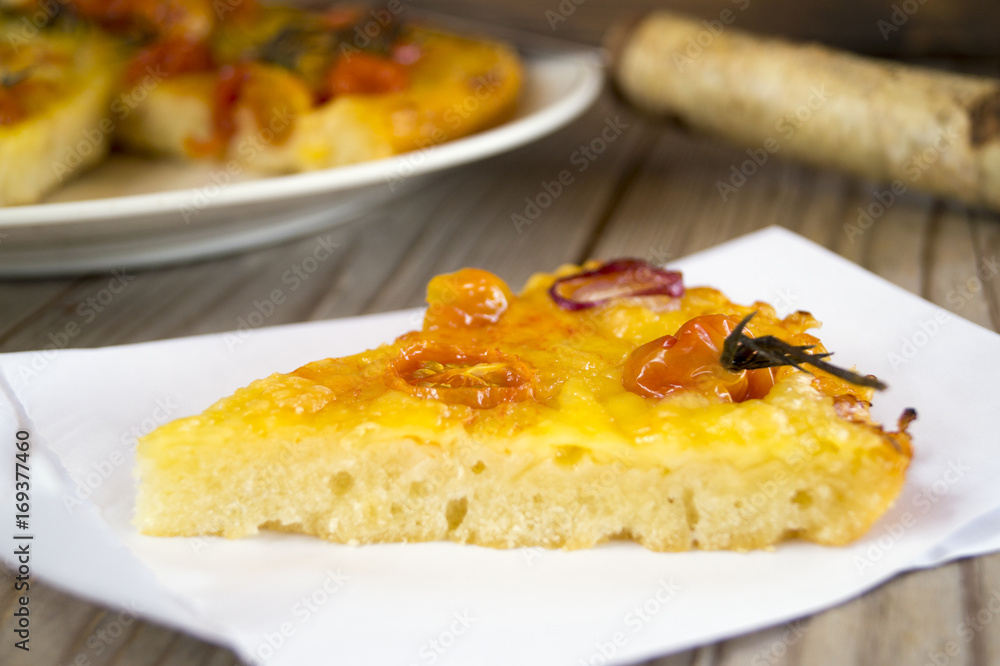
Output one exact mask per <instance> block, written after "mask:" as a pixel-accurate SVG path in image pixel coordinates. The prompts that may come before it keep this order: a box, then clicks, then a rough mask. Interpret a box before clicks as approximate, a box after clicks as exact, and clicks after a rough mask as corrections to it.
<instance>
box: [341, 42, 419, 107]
mask: <svg viewBox="0 0 1000 666" xmlns="http://www.w3.org/2000/svg"><path fill="white" fill-rule="evenodd" d="M409 85H410V75H409V74H408V73H407V71H406V68H405V67H404V66H403V65H401V64H399V63H398V62H395V61H394V60H392V59H390V58H384V57H382V56H377V55H373V54H371V53H364V52H360V53H351V54H349V55H348V54H345V55H343V56H341V57H339V58H337V62H336V63H334V65H333V67H332V68H331V69H330V74H329V76H328V87H329V95H330V96H331V97H336V96H337V95H381V94H383V93H389V92H399V91H401V90H406V88H408V87H409Z"/></svg>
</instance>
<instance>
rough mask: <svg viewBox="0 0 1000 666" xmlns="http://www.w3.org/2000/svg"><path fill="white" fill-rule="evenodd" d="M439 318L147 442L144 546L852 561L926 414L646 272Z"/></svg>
mask: <svg viewBox="0 0 1000 666" xmlns="http://www.w3.org/2000/svg"><path fill="white" fill-rule="evenodd" d="M428 303H429V307H428V309H427V312H426V315H425V319H424V324H423V327H422V328H421V329H420V330H417V331H413V332H410V333H407V334H405V335H403V336H401V337H400V338H398V339H397V340H396V341H395V342H393V343H391V344H386V345H382V346H380V347H377V348H375V349H372V350H370V351H366V352H363V353H360V354H357V355H355V356H349V357H345V358H329V359H324V360H319V361H316V362H313V363H310V364H308V365H306V366H303V367H301V368H299V369H297V370H294V371H292V372H288V373H279V374H274V375H271V376H270V377H267V378H264V379H260V380H258V381H255V382H253V383H252V384H250V385H249V386H247V387H246V388H243V389H240V390H238V391H237V392H236V393H235V394H234V395H232V396H230V397H228V398H224V399H222V400H220V401H219V402H217V403H216V404H215V405H213V406H211V407H209V408H208V409H207V410H206V411H205V412H204V413H202V414H200V415H197V416H191V417H188V418H183V419H180V420H178V421H175V422H173V423H170V424H167V425H165V426H163V427H161V428H159V429H158V430H156V431H154V432H153V433H151V434H149V435H148V436H146V437H145V438H144V439H142V440H141V441H140V444H139V448H138V475H139V478H140V488H139V495H138V503H137V511H136V523H137V524H138V526H139V528H140V529H141V531H142V532H144V533H146V534H152V535H223V536H226V537H242V536H246V535H251V534H254V533H256V532H257V531H258V530H260V529H273V530H286V531H291V532H301V533H306V534H312V535H316V536H319V537H323V538H325V539H329V540H332V541H336V542H342V543H376V542H401V541H429V540H452V541H457V542H462V543H470V544H479V545H483V546H492V547H498V548H510V547H520V546H543V547H562V548H585V547H590V546H593V545H595V544H599V543H602V542H606V541H610V540H616V539H630V540H634V541H637V542H639V543H641V544H643V545H644V546H646V547H647V548H650V549H653V550H659V551H677V550H687V549H691V548H703V549H738V550H743V549H753V548H763V547H767V546H771V545H773V544H775V543H778V542H780V541H782V540H785V539H789V538H796V537H797V538H801V539H805V540H809V541H814V542H818V543H821V544H834V545H835V544H845V543H848V542H850V541H851V540H853V539H856V538H858V537H859V536H860V535H862V534H863V533H864V532H865V531H866V530H867V529H868V528H869V527H870V526H871V525H872V523H873V522H874V521H875V520H876V519H877V518H878V517H879V516H880V515H881V514H882V513H883V512H884V511H885V510H886V509H887V507H888V506H889V505H890V504H891V503H892V501H893V499H894V498H895V497H896V495H897V494H898V493H899V491H900V488H901V486H902V484H903V481H904V478H905V472H906V469H907V466H908V463H909V461H910V456H911V450H910V442H909V437H908V435H907V434H906V432H905V426H906V423H907V422H908V420H909V419H911V418H912V417H913V414H912V413H911V412H909V411H908V412H907V414H904V416H903V417H902V418H901V420H900V429H899V431H898V432H886V431H884V430H883V429H882V428H881V427H879V426H878V425H876V424H874V423H873V422H872V421H871V419H870V417H869V415H868V405H869V403H868V400H869V398H870V397H871V394H872V389H871V388H869V387H868V386H864V384H868V385H876V384H877V383H878V382H876V381H875V380H873V378H870V377H860V376H858V375H855V374H853V373H851V372H848V371H843V370H839V369H837V368H835V367H833V366H830V365H829V364H827V363H826V362H825V361H824V360H822V359H823V358H824V357H825V356H827V355H826V354H825V353H824V350H823V347H822V346H821V345H820V344H819V341H818V340H817V339H816V338H815V337H813V336H811V335H810V334H809V333H807V330H808V329H810V328H813V327H815V326H817V325H818V322H817V321H816V320H815V319H814V318H813V317H812V316H811V315H809V314H808V313H804V312H797V313H795V314H792V315H790V316H788V317H785V318H783V319H782V318H779V317H777V316H776V314H775V311H774V309H773V308H772V307H771V306H769V305H767V304H765V303H759V302H758V303H755V304H754V305H753V306H750V307H746V306H740V305H736V304H734V303H731V302H730V301H729V300H728V299H726V297H725V296H723V295H722V294H721V293H720V292H719V291H717V290H716V289H713V288H708V287H698V288H690V289H684V287H683V286H682V284H681V280H680V275H679V274H678V273H675V272H672V271H664V270H661V269H659V268H655V267H653V266H650V265H648V264H645V263H644V262H639V261H634V260H625V261H617V262H610V263H605V264H597V263H592V264H588V265H586V266H584V267H571V266H566V267H563V268H561V269H559V270H558V271H557V272H556V273H554V274H540V275H536V276H534V277H533V278H531V280H529V282H528V284H527V286H526V287H525V289H524V290H523V291H522V292H521V294H520V295H514V294H513V293H512V292H511V291H510V290H509V289H508V287H507V286H506V285H505V284H504V283H503V282H502V281H501V280H500V279H499V278H497V277H496V276H494V275H492V274H490V273H487V272H485V271H480V270H473V269H463V270H461V271H459V272H457V273H453V274H448V275H442V276H438V277H436V278H434V279H433V280H432V281H431V283H430V285H429V289H428ZM753 312H756V314H755V315H754V316H753V317H752V318H749V319H747V317H748V315H750V314H751V313H753ZM775 358H777V359H778V360H774V359H775ZM769 359H770V360H769ZM786 363H799V364H802V363H809V364H810V366H809V367H810V369H811V370H812V373H811V374H810V373H806V372H802V371H800V370H798V369H795V368H794V367H792V366H791V365H786ZM827 370H829V372H828V371H827ZM831 372H832V373H833V374H831Z"/></svg>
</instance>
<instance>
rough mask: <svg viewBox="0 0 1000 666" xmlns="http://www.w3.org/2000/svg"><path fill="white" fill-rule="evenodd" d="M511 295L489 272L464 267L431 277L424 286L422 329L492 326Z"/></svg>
mask: <svg viewBox="0 0 1000 666" xmlns="http://www.w3.org/2000/svg"><path fill="white" fill-rule="evenodd" d="M513 299H514V294H512V293H511V291H510V288H508V287H507V285H506V283H504V281H503V280H501V279H500V278H498V277H497V276H496V275H494V274H493V273H490V272H489V271H483V270H479V269H477V268H463V269H461V270H459V271H456V272H455V273H446V274H444V275H438V276H436V277H434V278H433V279H432V280H431V281H430V284H428V285H427V305H428V308H427V315H426V316H425V317H424V328H426V329H427V330H434V329H437V328H459V327H476V326H486V325H488V324H495V323H497V322H498V321H500V317H501V316H503V313H504V312H506V311H507V308H508V306H509V305H510V302H511V301H512V300H513Z"/></svg>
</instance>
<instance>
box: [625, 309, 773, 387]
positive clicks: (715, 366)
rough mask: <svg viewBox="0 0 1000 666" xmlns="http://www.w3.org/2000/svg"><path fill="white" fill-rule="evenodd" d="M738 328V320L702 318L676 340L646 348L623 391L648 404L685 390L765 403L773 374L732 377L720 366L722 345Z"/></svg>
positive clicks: (633, 357) (630, 365) (631, 365)
mask: <svg viewBox="0 0 1000 666" xmlns="http://www.w3.org/2000/svg"><path fill="white" fill-rule="evenodd" d="M739 322H740V320H739V318H738V317H730V316H727V315H721V314H716V315H702V316H700V317H695V318H694V319H691V320H689V321H687V322H686V323H685V324H684V325H683V326H681V327H680V329H678V331H677V333H676V334H674V335H665V336H663V337H661V338H657V339H655V340H653V341H651V342H647V343H646V344H644V345H642V346H641V347H638V348H637V349H635V351H633V352H632V353H631V354H629V357H628V359H627V360H626V361H625V368H624V370H623V372H622V384H623V386H624V387H625V388H626V389H627V390H629V391H632V392H633V393H637V394H639V395H641V396H645V397H647V398H662V397H664V396H666V395H669V394H670V393H673V392H675V391H683V390H695V391H699V392H701V393H703V394H706V395H709V396H714V397H716V398H718V399H719V400H721V401H722V402H743V401H744V400H747V399H749V398H762V397H764V396H765V395H767V392H768V391H769V390H770V389H771V387H772V386H774V373H773V371H772V370H771V369H770V368H762V369H759V370H741V371H739V372H731V371H729V370H726V369H725V368H723V367H722V364H721V363H720V362H719V356H720V355H721V353H722V345H723V342H724V341H725V339H726V336H728V335H729V334H730V333H732V331H733V329H734V328H735V327H736V325H737V324H739ZM744 333H745V334H746V335H750V333H749V331H744Z"/></svg>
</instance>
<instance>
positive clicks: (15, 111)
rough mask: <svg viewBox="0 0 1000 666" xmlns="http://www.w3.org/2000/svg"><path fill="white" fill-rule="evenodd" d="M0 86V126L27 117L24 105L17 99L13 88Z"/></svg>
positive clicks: (11, 123)
mask: <svg viewBox="0 0 1000 666" xmlns="http://www.w3.org/2000/svg"><path fill="white" fill-rule="evenodd" d="M14 87H15V86H12V87H11V88H10V89H8V88H4V87H2V86H0V127H2V126H4V125H13V124H14V123H16V122H20V121H22V120H24V119H25V118H26V117H27V113H25V111H24V107H23V106H22V104H21V102H19V101H18V99H17V94H16V92H15V91H14V90H13V88H14Z"/></svg>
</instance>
